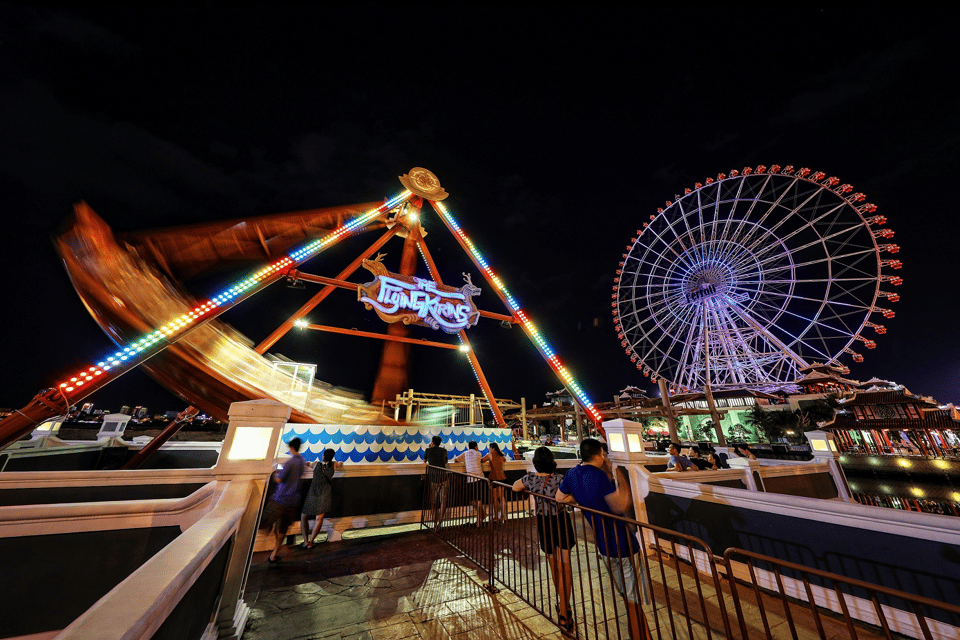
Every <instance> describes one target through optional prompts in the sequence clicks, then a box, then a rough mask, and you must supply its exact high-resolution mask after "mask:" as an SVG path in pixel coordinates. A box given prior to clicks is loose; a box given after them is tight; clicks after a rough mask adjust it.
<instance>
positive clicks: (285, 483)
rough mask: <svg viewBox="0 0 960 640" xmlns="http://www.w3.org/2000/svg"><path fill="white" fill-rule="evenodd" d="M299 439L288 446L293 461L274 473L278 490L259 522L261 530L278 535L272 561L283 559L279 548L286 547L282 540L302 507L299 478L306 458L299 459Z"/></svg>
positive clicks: (271, 557)
mask: <svg viewBox="0 0 960 640" xmlns="http://www.w3.org/2000/svg"><path fill="white" fill-rule="evenodd" d="M300 444H301V441H300V438H293V439H291V440H290V441H289V442H288V443H287V446H288V447H289V448H290V458H289V459H288V460H287V461H286V462H284V463H283V467H282V468H281V469H279V470H278V471H274V472H273V479H274V480H275V481H276V482H277V488H276V490H275V491H274V492H273V495H272V496H270V499H269V500H267V505H266V506H265V507H264V509H263V517H262V518H261V519H260V528H261V529H264V530H267V531H271V532H272V533H273V534H274V535H275V536H276V544H275V545H274V547H273V551H271V552H270V558H269V560H270V562H277V561H278V560H280V556H279V555H278V554H279V553H280V549H281V548H283V538H284V537H285V536H286V535H287V529H289V528H290V525H291V524H293V523H294V521H295V520H296V519H297V508H298V507H299V506H300V477H301V476H303V465H304V462H303V458H302V457H300Z"/></svg>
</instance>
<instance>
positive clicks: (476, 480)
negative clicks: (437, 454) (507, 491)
mask: <svg viewBox="0 0 960 640" xmlns="http://www.w3.org/2000/svg"><path fill="white" fill-rule="evenodd" d="M477 446H478V445H477V442H476V440H471V441H470V442H469V443H468V444H467V450H466V451H464V452H463V453H461V454H460V455H458V456H457V457H456V458H454V459H453V461H454V462H463V463H465V464H466V466H467V473H468V474H469V475H470V477H468V478H467V493H468V495H469V496H470V500H471V502H473V508H474V510H475V511H476V512H477V528H478V529H479V528H480V527H481V526H483V521H484V520H486V518H487V512H486V509H484V506H483V505H484V503H485V502H486V500H487V496H486V492H485V491H484V489H486V486H487V482H486V478H484V477H483V463H482V462H480V460H481V458H482V456H481V455H480V450H479V449H478V448H477Z"/></svg>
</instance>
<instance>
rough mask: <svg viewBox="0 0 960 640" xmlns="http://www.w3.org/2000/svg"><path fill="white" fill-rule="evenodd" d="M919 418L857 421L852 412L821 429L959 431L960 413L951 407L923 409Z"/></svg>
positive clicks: (844, 414) (842, 414)
mask: <svg viewBox="0 0 960 640" xmlns="http://www.w3.org/2000/svg"><path fill="white" fill-rule="evenodd" d="M921 416H922V417H921V418H920V419H919V420H917V419H911V418H907V419H905V418H877V419H867V420H857V418H856V416H855V415H853V412H850V411H845V412H842V413H838V414H837V415H835V416H834V418H833V422H830V423H827V424H824V425H822V426H821V428H823V429H960V412H958V411H957V408H956V407H954V406H953V405H949V406H947V407H943V408H936V409H924V410H923V412H922V413H921Z"/></svg>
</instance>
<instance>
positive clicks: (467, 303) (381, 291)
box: [357, 256, 480, 333]
mask: <svg viewBox="0 0 960 640" xmlns="http://www.w3.org/2000/svg"><path fill="white" fill-rule="evenodd" d="M381 259H382V256H378V258H377V259H376V260H364V261H363V267H364V268H365V269H367V270H368V271H370V273H372V274H373V275H374V276H376V277H375V278H374V280H373V282H368V283H367V284H362V285H359V286H358V287H357V299H358V300H360V302H362V303H363V304H364V306H365V307H366V308H367V309H373V310H374V311H376V312H377V315H378V316H380V319H382V320H383V321H384V322H390V323H393V322H402V323H404V324H418V325H420V326H424V327H430V328H431V329H442V330H443V331H445V332H446V333H457V332H459V331H462V330H463V329H467V328H468V327H472V326H473V325H475V324H477V321H478V320H479V319H480V312H479V311H477V307H476V305H474V304H473V296H476V295H479V294H480V289H479V288H478V287H476V286H474V284H473V282H471V280H470V276H469V275H467V274H464V280H465V281H466V284H464V285H463V286H462V287H460V288H459V289H455V288H453V287H449V286H446V285H442V284H437V283H436V282H434V281H433V280H425V279H424V278H417V277H415V276H404V275H400V274H397V273H391V272H389V271H387V269H386V267H384V266H383V264H382V263H381V262H380V260H381Z"/></svg>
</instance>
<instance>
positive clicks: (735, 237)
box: [726, 175, 782, 244]
mask: <svg viewBox="0 0 960 640" xmlns="http://www.w3.org/2000/svg"><path fill="white" fill-rule="evenodd" d="M746 180H747V177H746V176H743V177H742V178H741V179H740V185H739V190H738V193H737V195H738V198H739V197H740V196H741V195H742V193H743V191H742V189H743V185H744V184H745V183H746ZM770 180H771V176H769V175H768V176H766V177H765V178H764V181H763V184H761V185H760V188H759V191H758V194H759V193H763V191H764V189H766V187H767V184H769V182H770ZM748 197H749V196H748ZM781 197H782V196H781ZM735 202H737V203H739V199H738V200H737V201H735ZM759 202H761V200H760V198H759V197H758V196H753V197H750V206H749V207H747V211H746V213H745V214H744V215H743V217H742V218H741V219H740V223H739V224H738V225H737V227H735V229H734V233H733V234H732V235H731V236H730V237H729V238H726V239H727V240H730V241H732V242H738V243H740V244H743V242H742V240H741V233H742V231H743V226H744V223H746V222H747V221H749V220H750V219H751V217H752V216H753V210H754V209H755V208H756V206H757V204H758V203H759ZM734 208H736V207H735V206H734ZM769 213H770V210H769V209H768V210H767V212H766V213H764V214H763V215H762V216H761V217H760V220H761V222H760V224H762V221H763V220H764V219H766V217H767V215H769Z"/></svg>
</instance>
